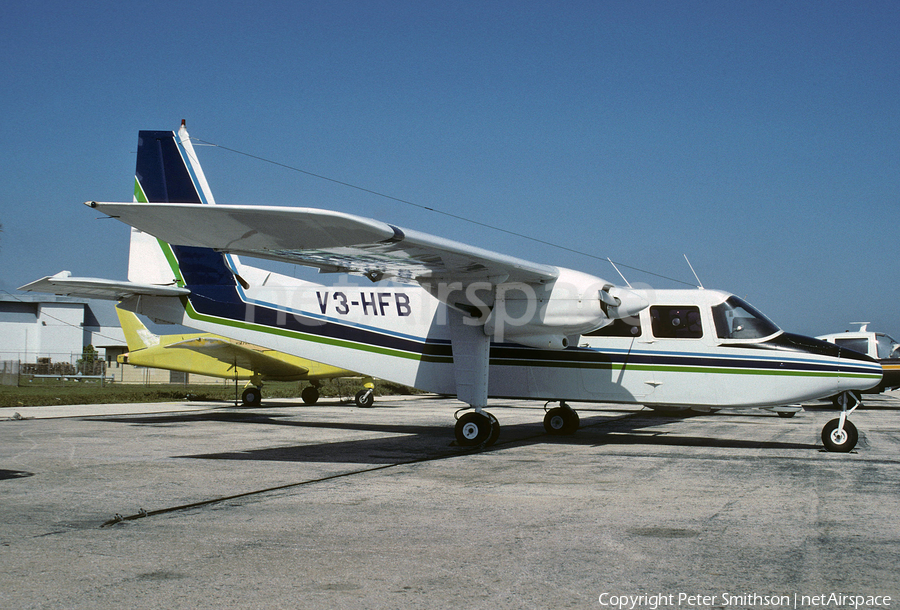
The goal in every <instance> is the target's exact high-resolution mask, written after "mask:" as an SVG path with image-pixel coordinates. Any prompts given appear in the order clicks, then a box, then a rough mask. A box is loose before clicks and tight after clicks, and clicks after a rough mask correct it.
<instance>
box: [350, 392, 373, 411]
mask: <svg viewBox="0 0 900 610" xmlns="http://www.w3.org/2000/svg"><path fill="white" fill-rule="evenodd" d="M353 400H354V401H356V406H358V407H363V408H366V409H367V408H369V407H371V406H372V405H373V404H375V392H373V391H372V390H370V389H368V388H367V389H365V390H360V391H359V392H357V393H356V396H355V397H354V399H353Z"/></svg>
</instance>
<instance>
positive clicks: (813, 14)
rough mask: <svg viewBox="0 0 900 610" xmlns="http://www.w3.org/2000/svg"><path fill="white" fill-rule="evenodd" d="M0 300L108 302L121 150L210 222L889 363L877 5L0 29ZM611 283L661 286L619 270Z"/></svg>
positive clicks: (899, 293)
mask: <svg viewBox="0 0 900 610" xmlns="http://www.w3.org/2000/svg"><path fill="white" fill-rule="evenodd" d="M4 23H5V28H4V36H3V37H2V38H0V52H2V62H0V89H2V91H3V95H2V96H0V109H2V111H3V112H2V117H3V118H2V122H0V150H2V163H0V223H2V225H3V233H2V234H0V263H2V264H0V290H6V291H14V289H15V288H16V287H17V286H20V285H22V284H24V283H26V282H29V281H31V280H34V279H37V278H39V277H42V276H44V275H49V274H53V273H56V272H57V271H60V270H62V269H68V270H71V271H72V272H73V273H74V274H75V275H90V276H97V277H108V278H113V279H124V278H125V275H126V260H125V254H126V252H127V239H128V237H127V236H128V231H127V229H126V227H125V226H124V225H121V224H120V223H117V222H115V221H112V220H104V219H98V216H99V215H98V214H97V213H96V212H93V211H91V210H89V209H88V208H86V207H84V206H83V205H81V202H83V201H86V200H89V199H95V200H108V201H125V200H130V198H131V194H132V187H133V175H134V153H135V149H136V143H137V132H138V130H140V129H173V130H174V129H177V127H178V125H179V123H180V121H181V119H186V120H187V125H188V129H189V131H190V133H191V135H192V136H193V137H195V138H199V139H201V140H204V141H207V142H212V143H215V144H218V145H220V146H222V147H227V148H230V149H234V150H238V151H241V152H244V153H248V154H251V155H256V156H258V157H262V158H264V159H268V160H272V161H276V162H278V163H281V164H284V165H287V166H291V167H296V168H299V169H302V170H305V171H307V172H312V173H315V174H319V175H323V176H327V177H329V178H332V179H335V180H339V181H343V182H347V183H351V184H354V185H358V186H360V187H363V188H366V189H370V190H373V191H377V192H379V193H384V194H387V195H390V196H392V197H396V198H399V199H403V200H406V201H410V202H413V203H415V204H417V205H418V206H424V207H430V208H434V209H436V210H441V211H444V212H447V213H449V214H452V215H454V216H459V217H463V218H469V219H472V220H474V221H477V222H479V223H483V224H488V225H495V226H497V227H499V228H502V229H504V230H506V231H510V232H513V233H518V234H521V235H526V236H532V237H534V238H537V239H539V240H542V241H545V242H551V243H552V244H558V245H560V246H564V247H565V248H568V249H571V250H577V251H579V252H583V253H584V254H577V253H573V252H571V251H568V250H564V249H560V248H554V247H552V246H550V245H546V244H543V243H538V242H535V241H531V240H528V239H525V238H522V237H516V236H513V235H510V234H509V233H505V232H500V231H494V230H491V229H488V228H485V227H483V226H479V225H475V224H471V223H467V222H465V221H463V220H458V219H454V218H451V217H448V216H446V215H442V214H438V213H435V212H429V211H427V210H424V209H422V207H415V206H410V205H407V204H403V203H399V202H397V201H394V200H391V199H387V198H383V197H378V196H375V195H372V194H370V193H365V192H362V191H359V190H354V189H350V188H347V187H344V186H340V185H337V184H335V183H331V182H327V181H323V180H320V179H316V178H313V177H310V176H309V175H307V174H303V173H300V172H296V171H291V170H289V169H286V168H284V167H281V166H277V165H273V164H270V163H265V162H262V161H259V160H255V159H253V158H250V157H248V156H244V155H240V154H236V153H233V152H229V151H227V150H224V149H223V148H215V147H201V148H198V154H199V156H200V160H201V162H202V163H203V166H204V169H205V171H206V174H207V177H208V178H209V181H210V185H211V187H212V189H213V193H214V194H215V196H216V199H217V201H218V202H219V203H236V204H253V203H258V204H268V205H293V206H309V207H325V208H331V209H336V210H340V211H344V212H349V213H354V214H360V215H364V216H370V217H375V218H378V219H381V220H385V221H387V222H391V223H394V224H397V225H400V226H404V227H407V228H411V229H417V230H421V231H425V232H429V233H434V234H437V235H441V236H443V237H448V238H452V239H457V240H460V241H463V242H466V243H470V244H473V245H477V246H480V247H483V248H487V249H491V250H496V251H499V252H503V253H505V254H510V255H514V256H519V257H521V258H525V259H529V260H533V261H537V262H541V263H549V264H556V265H561V266H565V267H571V268H575V269H579V270H582V271H586V272H589V273H594V274H596V275H600V276H601V277H605V278H607V279H610V280H616V281H617V280H618V277H617V275H616V273H615V271H614V270H613V269H612V268H611V267H610V266H609V265H608V264H607V263H605V262H602V261H600V260H598V259H597V258H594V257H607V256H608V257H611V258H612V259H613V260H616V261H620V262H622V263H624V264H625V265H628V266H630V267H634V268H638V269H642V270H647V271H650V272H652V273H654V274H659V275H662V276H666V277H669V278H675V279H677V280H680V281H685V282H689V281H691V280H692V277H693V276H692V274H691V272H690V269H689V268H688V266H687V264H686V263H685V262H684V258H683V255H684V254H686V255H687V256H688V257H689V258H690V260H691V263H692V264H693V266H694V268H695V269H696V270H697V273H698V274H699V275H700V278H701V280H702V281H703V283H704V285H705V286H706V287H710V288H720V289H723V290H727V291H730V292H734V293H736V294H738V295H741V296H743V297H746V298H747V299H749V300H750V302H752V303H753V304H755V305H756V306H757V307H758V308H760V309H762V310H763V311H764V312H766V313H767V314H768V315H769V316H770V317H771V318H773V319H774V320H775V321H776V322H777V323H779V324H780V325H781V326H782V327H783V328H785V329H787V330H791V331H796V332H802V333H804V334H822V333H827V332H835V331H840V330H843V329H845V328H847V327H848V323H849V322H852V321H858V320H859V321H863V320H865V321H871V322H873V326H874V327H877V329H879V330H883V331H886V332H888V333H891V334H894V335H895V336H898V337H900V312H898V309H897V303H898V302H900V271H898V266H897V264H896V262H895V255H894V245H895V243H896V242H897V241H898V240H897V237H896V235H897V233H898V217H900V206H898V196H900V37H898V36H897V32H898V31H900V4H898V3H896V2H893V1H886V2H877V1H872V2H827V1H825V2H789V3H785V2H774V1H765V0H764V1H758V2H747V3H732V2H701V1H684V2H668V1H666V2H663V1H660V2H652V1H648V2H642V1H621V2H603V1H598V2H568V3H557V2H379V1H371V0H365V1H359V2H342V1H336V2H304V1H292V2H256V3H246V2H240V3H231V2H208V1H205V0H199V1H196V2H191V3H174V2H169V1H167V0H161V1H156V2H152V3H149V2H147V3H143V2H136V3H130V2H128V3H123V2H103V1H100V2H95V3H90V5H89V6H87V7H81V6H78V4H77V3H68V2H66V3H64V2H43V1H40V0H37V1H35V2H29V3H9V5H8V6H7V7H5V9H4ZM623 272H624V273H625V275H626V277H628V279H629V280H630V281H631V282H632V283H639V282H642V283H647V284H650V285H652V286H654V287H658V288H668V287H677V286H679V284H677V283H674V282H671V281H668V280H664V279H661V278H660V277H658V276H656V275H648V274H645V273H641V272H638V271H635V270H633V269H628V268H623Z"/></svg>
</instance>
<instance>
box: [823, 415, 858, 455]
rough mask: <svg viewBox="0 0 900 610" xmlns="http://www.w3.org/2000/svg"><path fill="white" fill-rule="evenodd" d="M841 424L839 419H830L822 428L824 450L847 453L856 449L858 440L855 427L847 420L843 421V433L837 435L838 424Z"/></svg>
mask: <svg viewBox="0 0 900 610" xmlns="http://www.w3.org/2000/svg"><path fill="white" fill-rule="evenodd" d="M840 423H841V420H840V418H835V419H832V420H831V421H830V422H828V423H827V424H825V427H824V428H822V443H823V444H824V445H825V449H827V450H828V451H833V452H835V453H849V452H850V451H853V448H854V447H856V442H857V441H858V440H859V432H857V430H856V426H854V425H853V423H852V422H851V421H850V420H849V419H848V420H845V421H844V433H843V434H838V430H837V428H838V424H840Z"/></svg>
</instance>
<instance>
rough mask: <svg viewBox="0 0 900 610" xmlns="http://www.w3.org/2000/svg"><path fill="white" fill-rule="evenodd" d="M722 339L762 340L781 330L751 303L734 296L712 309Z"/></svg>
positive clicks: (717, 331) (717, 330) (717, 332)
mask: <svg viewBox="0 0 900 610" xmlns="http://www.w3.org/2000/svg"><path fill="white" fill-rule="evenodd" d="M712 312H713V320H714V321H715V323H716V334H718V336H719V338H720V339H762V338H763V337H769V336H771V335H774V334H775V333H777V332H778V331H780V330H781V329H780V328H778V326H777V325H776V324H775V323H774V322H772V321H771V320H770V319H769V318H767V317H766V316H764V315H763V314H761V313H760V312H759V311H758V310H756V309H755V308H754V307H753V306H752V305H751V304H750V303H747V302H746V301H744V300H743V299H741V298H740V297H736V296H734V295H732V296H730V297H728V299H727V300H726V301H725V302H724V303H721V304H719V305H716V306H715V307H713V308H712Z"/></svg>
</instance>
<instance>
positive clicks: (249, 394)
mask: <svg viewBox="0 0 900 610" xmlns="http://www.w3.org/2000/svg"><path fill="white" fill-rule="evenodd" d="M241 400H242V401H244V404H245V405H247V406H248V407H256V406H259V403H260V402H262V392H260V391H259V388H254V387H249V388H247V389H246V390H244V393H243V394H241Z"/></svg>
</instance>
